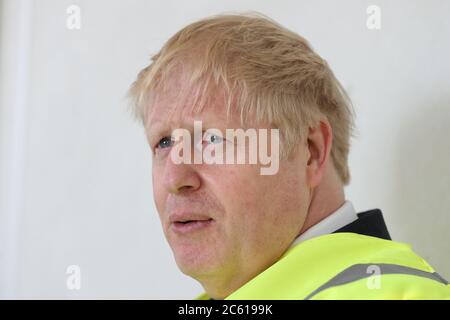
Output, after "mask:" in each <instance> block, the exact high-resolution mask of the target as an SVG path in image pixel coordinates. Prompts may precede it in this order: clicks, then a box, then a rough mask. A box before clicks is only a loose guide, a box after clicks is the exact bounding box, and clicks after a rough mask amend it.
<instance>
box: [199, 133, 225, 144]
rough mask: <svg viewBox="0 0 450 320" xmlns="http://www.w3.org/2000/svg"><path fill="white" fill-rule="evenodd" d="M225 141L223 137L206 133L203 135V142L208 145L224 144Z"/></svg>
mask: <svg viewBox="0 0 450 320" xmlns="http://www.w3.org/2000/svg"><path fill="white" fill-rule="evenodd" d="M224 140H225V139H224V138H223V137H222V136H220V135H218V134H213V133H210V132H205V134H204V135H203V141H204V142H206V143H212V144H217V143H222V142H223V141H224Z"/></svg>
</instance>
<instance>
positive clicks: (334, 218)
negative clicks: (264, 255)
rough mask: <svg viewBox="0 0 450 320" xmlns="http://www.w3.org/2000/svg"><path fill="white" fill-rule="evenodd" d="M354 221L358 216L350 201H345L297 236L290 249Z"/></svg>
mask: <svg viewBox="0 0 450 320" xmlns="http://www.w3.org/2000/svg"><path fill="white" fill-rule="evenodd" d="M356 219H358V216H357V214H356V211H355V208H353V204H352V203H351V202H350V201H348V200H346V201H345V202H344V204H343V205H342V206H341V207H340V208H339V209H337V210H336V211H335V212H333V213H332V214H330V215H329V216H328V217H326V218H325V219H323V220H322V221H320V222H319V223H316V224H315V225H313V226H312V227H311V228H309V229H308V230H306V231H305V232H303V233H302V234H301V235H299V236H298V237H297V238H296V239H295V240H294V242H292V244H291V246H290V248H292V247H294V246H296V245H297V244H299V243H300V242H302V241H305V240H308V239H311V238H314V237H318V236H321V235H324V234H329V233H333V232H334V231H336V230H338V229H340V228H342V227H343V226H346V225H347V224H349V223H352V222H353V221H355V220H356Z"/></svg>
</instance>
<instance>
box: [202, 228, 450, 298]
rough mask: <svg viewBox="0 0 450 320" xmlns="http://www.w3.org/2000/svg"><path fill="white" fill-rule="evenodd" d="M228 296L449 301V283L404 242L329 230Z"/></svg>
mask: <svg viewBox="0 0 450 320" xmlns="http://www.w3.org/2000/svg"><path fill="white" fill-rule="evenodd" d="M197 299H209V297H208V296H207V295H206V294H202V295H201V296H199V297H198V298H197ZM226 299H245V300H251V299H283V300H292V299H295V300H297V299H302V300H303V299H307V300H309V299H312V300H316V299H317V300H319V299H450V285H449V283H448V282H447V281H446V280H445V279H444V278H442V277H441V276H440V275H439V274H437V273H436V272H435V271H434V269H433V268H432V267H431V266H430V265H429V264H428V263H427V262H426V261H425V260H424V259H422V258H421V257H420V256H418V255H417V254H416V253H414V252H413V251H412V249H411V247H410V245H408V244H405V243H400V242H394V241H390V240H384V239H380V238H375V237H370V236H365V235H359V234H356V233H333V234H327V235H323V236H320V237H316V238H312V239H309V240H306V241H304V242H301V243H299V244H298V245H296V246H294V247H293V248H290V249H289V250H288V251H286V252H285V253H284V255H283V256H282V257H281V258H280V259H279V260H278V261H277V262H276V263H274V264H273V265H272V266H271V267H269V268H268V269H266V270H265V271H263V272H262V273H260V274H259V275H257V276H256V277H255V278H253V279H252V280H250V281H249V282H247V283H246V284H244V285H243V286H242V287H241V288H239V289H238V290H236V291H235V292H233V293H232V294H230V295H229V296H228V297H227V298H226Z"/></svg>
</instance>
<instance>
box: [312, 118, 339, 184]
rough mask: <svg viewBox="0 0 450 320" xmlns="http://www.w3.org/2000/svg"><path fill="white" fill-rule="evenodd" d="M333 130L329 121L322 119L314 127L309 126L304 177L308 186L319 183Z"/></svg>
mask: <svg viewBox="0 0 450 320" xmlns="http://www.w3.org/2000/svg"><path fill="white" fill-rule="evenodd" d="M332 141H333V132H332V129H331V126H330V123H329V122H328V120H326V119H322V120H320V121H319V122H318V124H317V125H316V126H315V127H310V128H309V132H308V137H307V139H306V144H307V148H308V151H309V158H308V162H307V165H306V179H307V183H308V186H309V187H310V188H314V187H316V186H318V185H319V183H320V181H321V180H322V177H323V176H324V174H325V169H326V167H327V163H328V161H329V158H330V152H331V144H332Z"/></svg>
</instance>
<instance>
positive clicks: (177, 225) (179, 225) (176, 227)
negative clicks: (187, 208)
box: [170, 218, 214, 234]
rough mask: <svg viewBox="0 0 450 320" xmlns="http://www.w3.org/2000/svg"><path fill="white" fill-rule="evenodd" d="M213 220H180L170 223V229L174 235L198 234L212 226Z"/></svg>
mask: <svg viewBox="0 0 450 320" xmlns="http://www.w3.org/2000/svg"><path fill="white" fill-rule="evenodd" d="M213 222H214V220H213V219H212V218H209V219H198V220H195V219H180V220H174V221H172V222H171V224H170V227H171V229H172V230H173V231H174V232H175V233H179V234H187V233H193V232H199V231H202V230H205V229H207V228H209V227H210V226H211V225H212V224H213Z"/></svg>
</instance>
